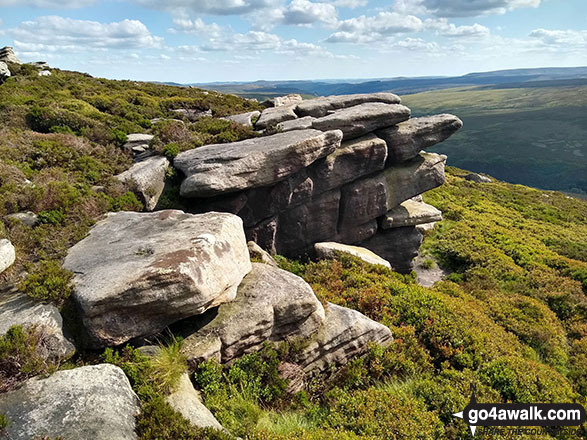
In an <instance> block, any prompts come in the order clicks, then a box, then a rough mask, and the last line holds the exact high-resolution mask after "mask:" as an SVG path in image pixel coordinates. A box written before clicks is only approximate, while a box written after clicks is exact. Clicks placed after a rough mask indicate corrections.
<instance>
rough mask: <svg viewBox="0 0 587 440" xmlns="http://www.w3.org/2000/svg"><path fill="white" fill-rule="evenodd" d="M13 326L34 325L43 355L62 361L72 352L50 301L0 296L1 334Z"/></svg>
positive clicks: (72, 348) (57, 312) (26, 326)
mask: <svg viewBox="0 0 587 440" xmlns="http://www.w3.org/2000/svg"><path fill="white" fill-rule="evenodd" d="M13 325H22V326H23V327H25V328H30V327H34V328H35V329H36V330H37V331H38V332H39V333H40V334H41V335H42V340H41V347H40V348H42V350H43V352H42V353H41V355H42V356H43V357H44V358H47V359H51V360H63V359H67V358H70V357H71V356H73V354H74V353H75V347H74V345H73V344H72V343H71V342H70V341H69V340H68V339H67V338H66V337H65V336H64V334H63V320H62V319H61V315H60V314H59V310H57V308H56V307H55V306H53V305H51V304H44V303H40V302H36V301H34V300H32V299H31V298H29V297H28V296H26V295H22V294H20V293H16V294H11V295H3V296H0V336H4V335H5V334H6V332H7V331H8V329H9V328H10V327H12V326H13Z"/></svg>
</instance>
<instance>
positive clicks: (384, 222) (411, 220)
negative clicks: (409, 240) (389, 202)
mask: <svg viewBox="0 0 587 440" xmlns="http://www.w3.org/2000/svg"><path fill="white" fill-rule="evenodd" d="M441 220H442V212H440V211H439V210H438V209H436V208H435V207H434V206H432V205H428V204H427V203H424V202H415V201H413V200H412V199H410V200H406V201H405V202H402V203H401V204H400V205H399V206H397V207H395V208H393V209H392V210H391V211H389V212H387V214H385V215H384V216H383V217H382V218H381V219H380V220H379V225H380V226H381V228H382V229H390V228H401V227H403V226H417V225H423V224H426V223H433V222H439V221H441Z"/></svg>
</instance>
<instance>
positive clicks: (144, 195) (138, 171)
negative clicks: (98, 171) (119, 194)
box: [116, 156, 169, 211]
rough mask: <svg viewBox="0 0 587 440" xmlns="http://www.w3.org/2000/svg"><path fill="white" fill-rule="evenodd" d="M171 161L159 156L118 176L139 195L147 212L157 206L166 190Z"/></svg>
mask: <svg viewBox="0 0 587 440" xmlns="http://www.w3.org/2000/svg"><path fill="white" fill-rule="evenodd" d="M168 167H169V161H168V160H167V159H166V158H165V157H161V156H157V157H150V158H148V159H145V160H144V161H142V162H138V163H135V164H134V165H133V166H132V167H131V168H130V169H128V170H126V171H125V172H124V173H122V174H119V175H118V176H116V178H117V179H118V180H120V181H121V182H124V183H126V184H128V185H129V186H130V188H131V189H132V190H133V191H134V192H136V193H137V194H138V195H139V198H140V199H141V201H142V202H143V203H144V205H145V209H146V210H147V211H152V210H154V209H155V206H157V202H158V201H159V197H161V194H162V193H163V189H164V188H165V176H166V173H167V168H168Z"/></svg>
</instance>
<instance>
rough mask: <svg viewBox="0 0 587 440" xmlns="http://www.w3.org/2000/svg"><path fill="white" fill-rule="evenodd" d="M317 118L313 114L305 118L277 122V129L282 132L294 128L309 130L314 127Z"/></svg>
mask: <svg viewBox="0 0 587 440" xmlns="http://www.w3.org/2000/svg"><path fill="white" fill-rule="evenodd" d="M315 120H316V118H313V117H311V116H306V117H304V118H298V119H292V120H291V121H285V122H280V123H279V124H277V130H278V131H281V132H284V133H285V132H286V131H293V130H307V129H309V128H312V123H313V122H314V121H315Z"/></svg>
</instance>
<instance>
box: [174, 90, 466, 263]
mask: <svg viewBox="0 0 587 440" xmlns="http://www.w3.org/2000/svg"><path fill="white" fill-rule="evenodd" d="M400 102H401V100H400V98H399V97H398V96H396V95H394V94H392V93H374V94H361V95H348V96H333V97H326V98H317V99H312V100H309V101H302V102H298V103H297V104H296V103H288V104H286V105H282V106H279V107H271V108H268V109H266V110H264V111H263V112H262V113H261V116H260V118H259V120H258V121H257V123H256V124H255V127H256V128H257V129H266V128H270V127H276V128H277V129H278V130H281V131H282V133H277V134H274V135H271V136H265V137H261V138H254V139H249V140H246V141H242V142H235V143H230V144H221V145H207V146H205V147H201V148H196V149H194V150H190V151H186V152H184V153H181V154H180V155H178V157H177V158H176V159H175V162H174V166H175V167H176V168H178V169H179V170H181V171H182V172H183V173H184V174H185V180H184V181H183V183H182V185H181V195H182V197H184V198H185V199H188V200H187V202H186V204H187V206H188V207H189V210H190V211H193V212H206V211H210V210H217V211H225V212H230V213H234V214H236V215H238V216H239V217H241V218H242V219H243V223H244V226H245V228H246V234H247V238H248V239H250V240H252V241H255V242H256V243H257V244H258V245H259V246H261V247H262V248H263V249H265V250H267V251H269V252H271V253H278V254H282V255H285V256H288V257H299V256H301V255H304V254H312V253H313V247H314V244H315V243H318V242H326V241H327V242H338V243H342V244H350V245H352V244H358V245H359V246H363V247H366V248H368V249H370V250H372V251H373V252H375V253H376V254H378V255H380V256H382V257H383V258H385V259H386V260H387V261H389V262H390V263H391V265H392V266H393V268H394V269H395V270H398V271H401V272H409V271H410V270H411V268H412V259H413V258H414V256H415V255H416V254H417V252H418V248H419V246H420V243H421V241H422V234H421V228H420V227H419V226H420V225H422V224H430V223H433V222H435V221H438V220H439V219H440V218H439V216H440V214H439V213H428V214H418V215H416V214H413V215H408V214H406V215H404V217H405V218H403V219H400V218H399V217H401V215H400V212H403V211H405V210H406V209H407V208H405V207H402V206H401V205H402V203H404V202H406V201H408V200H410V199H411V198H413V197H415V196H418V195H420V194H422V193H423V192H425V191H428V190H430V189H433V188H435V187H437V186H439V185H442V184H443V183H444V180H445V177H444V166H445V162H446V157H445V156H442V155H437V154H433V153H425V152H423V151H422V149H424V148H428V147H430V146H432V145H434V144H435V143H437V142H441V141H443V140H445V139H446V138H448V137H449V136H450V135H452V134H453V133H454V132H456V131H457V130H458V129H459V128H460V127H461V126H462V122H461V121H460V120H459V119H458V118H457V117H456V116H453V115H447V114H442V115H436V116H429V117H422V118H413V119H410V110H409V109H408V108H407V107H405V106H403V105H401V103H400ZM239 117H240V116H238V115H237V116H236V117H233V120H237V119H238V118H239ZM242 117H243V118H244V119H245V123H246V124H248V120H249V119H248V118H249V114H245V115H242ZM409 210H410V211H411V212H412V213H415V212H417V211H425V212H427V210H429V207H427V206H425V205H422V204H421V202H417V201H412V202H411V203H410V204H409ZM388 213H389V214H388ZM407 217H409V219H408V218H407ZM386 219H387V220H386ZM390 219H391V220H390ZM392 223H393V226H392ZM400 226H401V227H400Z"/></svg>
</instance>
